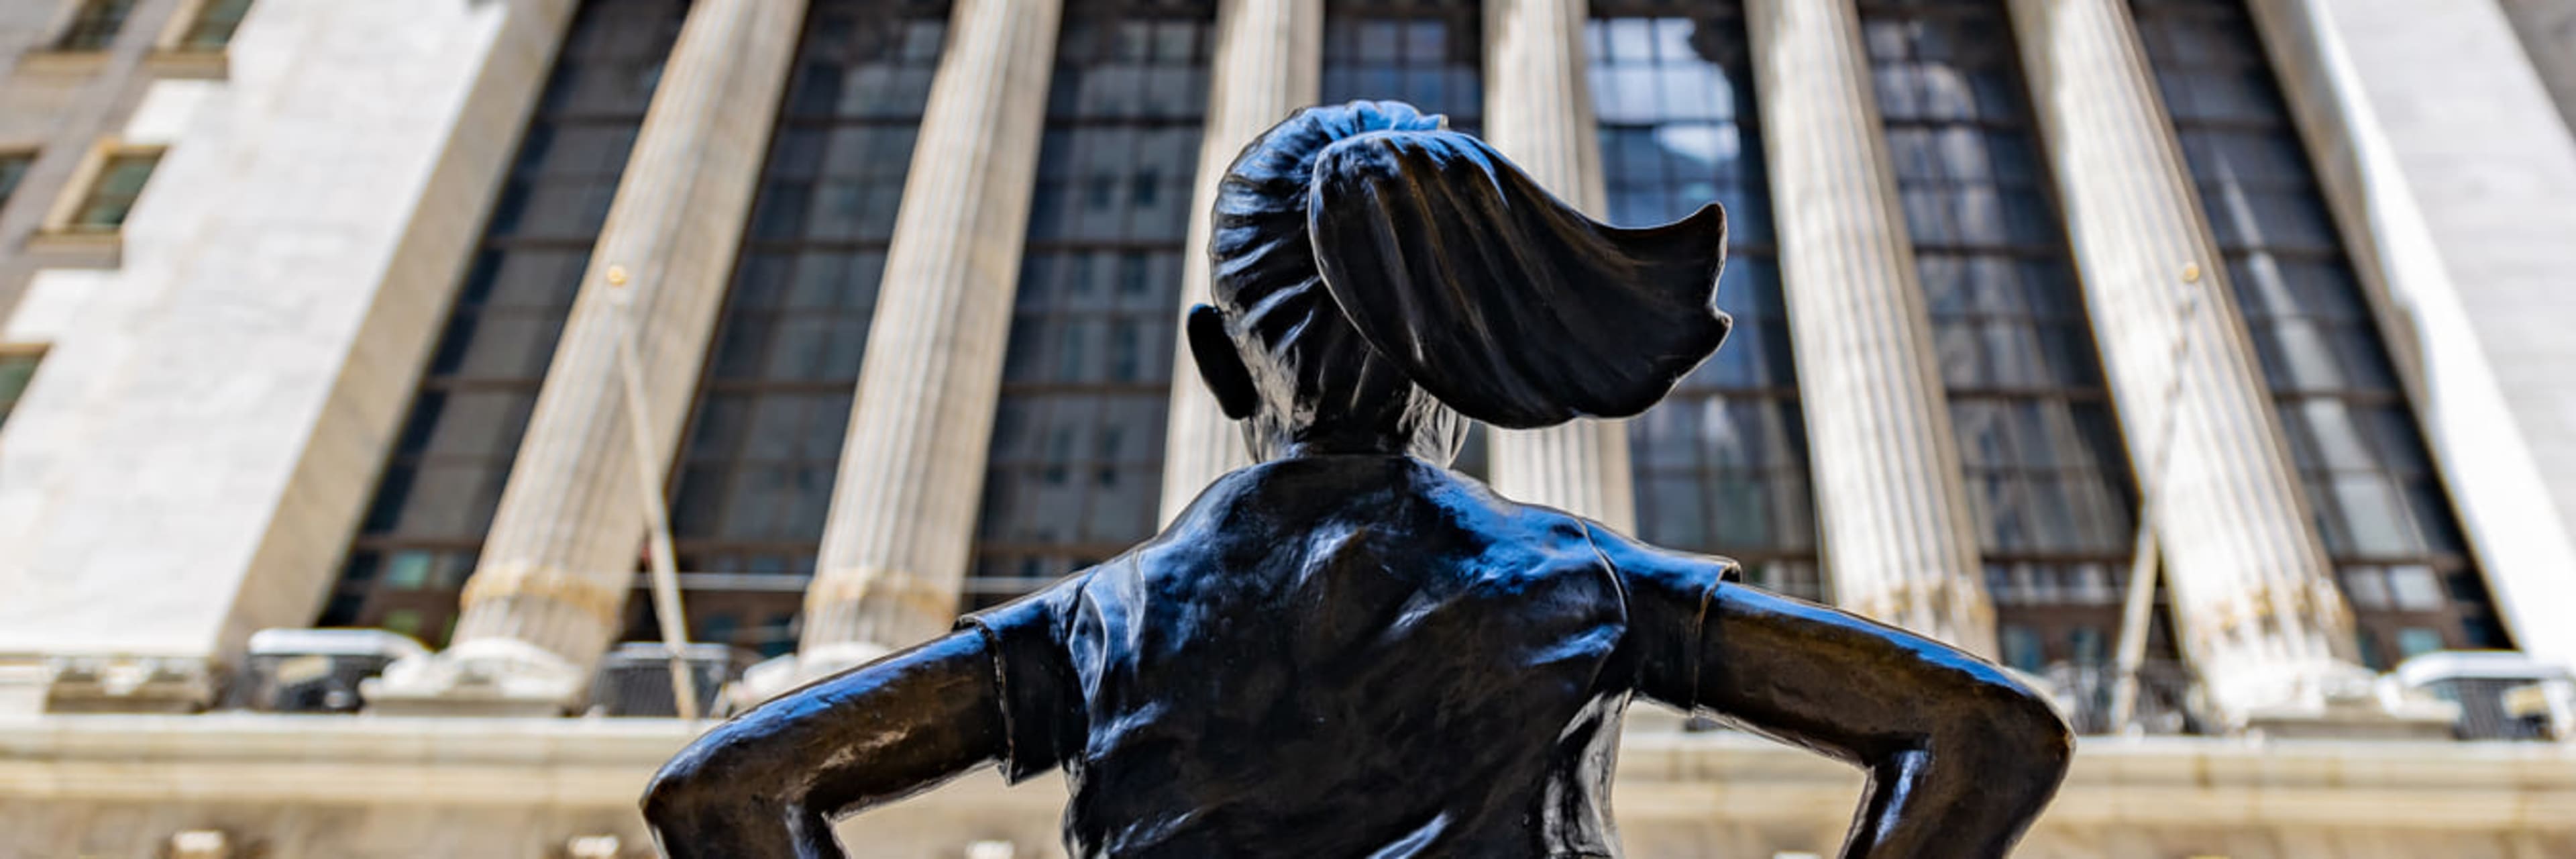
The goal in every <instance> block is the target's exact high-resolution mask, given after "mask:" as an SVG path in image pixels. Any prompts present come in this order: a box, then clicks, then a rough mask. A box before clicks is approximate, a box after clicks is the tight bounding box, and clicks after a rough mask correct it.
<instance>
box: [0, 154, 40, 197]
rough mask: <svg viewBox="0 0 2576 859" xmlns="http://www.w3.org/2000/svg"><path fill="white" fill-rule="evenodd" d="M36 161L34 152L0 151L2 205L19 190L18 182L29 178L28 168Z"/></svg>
mask: <svg viewBox="0 0 2576 859" xmlns="http://www.w3.org/2000/svg"><path fill="white" fill-rule="evenodd" d="M35 163H36V156H35V154H34V153H26V152H9V153H0V205H6V204H7V203H8V202H9V195H11V194H13V193H16V192H17V190H18V183H19V182H20V181H23V180H25V179H26V178H27V168H28V167H31V166H34V164H35Z"/></svg>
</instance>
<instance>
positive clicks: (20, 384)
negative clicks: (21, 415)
mask: <svg viewBox="0 0 2576 859" xmlns="http://www.w3.org/2000/svg"><path fill="white" fill-rule="evenodd" d="M44 358H45V354H44V353H43V352H5V351H0V426H7V425H8V423H9V413H10V412H11V411H14V410H16V409H17V408H18V398H19V397H20V396H23V395H25V394H26V393H27V382H28V381H29V380H31V379H34V378H35V376H36V364H37V363H38V362H41V361H43V360H44Z"/></svg>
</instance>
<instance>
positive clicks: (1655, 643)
mask: <svg viewBox="0 0 2576 859" xmlns="http://www.w3.org/2000/svg"><path fill="white" fill-rule="evenodd" d="M1585 527H1586V528H1587V529H1588V530H1589V531H1590V537H1591V539H1592V545H1593V547H1594V548H1595V549H1597V550H1599V551H1600V552H1601V556H1602V558H1603V559H1604V560H1607V561H1608V562H1609V563H1610V566H1611V567H1612V569H1613V570H1614V571H1615V572H1616V573H1617V574H1618V576H1619V584H1620V587H1622V588H1623V589H1625V590H1626V591H1627V597H1628V646H1629V647H1630V648H1631V649H1632V651H1633V652H1634V653H1635V654H1636V659H1637V681H1636V689H1637V691H1638V692H1640V693H1642V694H1644V695H1645V696H1646V697H1649V698H1653V699H1655V700H1657V701H1661V702H1664V703H1666V704H1670V705H1672V706H1674V707H1678V708H1680V709H1682V710H1683V711H1684V712H1691V711H1694V710H1696V709H1697V708H1698V706H1699V700H1698V698H1699V692H1698V690H1699V688H1700V677H1701V673H1702V671H1703V670H1704V669H1705V668H1706V666H1705V665H1703V662H1704V660H1706V658H1707V654H1708V653H1709V652H1710V651H1712V650H1714V649H1715V648H1714V646H1713V645H1714V642H1713V641H1712V638H1711V637H1713V636H1716V635H1719V634H1722V633H1723V630H1718V629H1712V628H1710V622H1711V619H1712V615H1711V613H1710V608H1711V607H1712V606H1713V605H1715V603H1716V600H1717V589H1718V587H1719V586H1721V585H1725V584H1728V583H1731V582H1736V581H1740V580H1741V579H1742V578H1743V568H1742V567H1740V566H1738V565H1737V564H1736V563H1735V561H1734V560H1732V559H1729V558H1721V557H1717V556H1714V555H1699V554H1693V553H1690V552H1681V551H1675V550H1672V549H1665V548H1661V547H1658V546H1653V545H1648V544H1646V543H1643V542H1639V541H1637V540H1632V539H1629V538H1627V537H1624V536H1621V535H1619V534H1617V533H1615V532H1612V531H1610V530H1609V529H1606V528H1603V527H1601V526H1599V525H1596V524H1590V523H1586V525H1585Z"/></svg>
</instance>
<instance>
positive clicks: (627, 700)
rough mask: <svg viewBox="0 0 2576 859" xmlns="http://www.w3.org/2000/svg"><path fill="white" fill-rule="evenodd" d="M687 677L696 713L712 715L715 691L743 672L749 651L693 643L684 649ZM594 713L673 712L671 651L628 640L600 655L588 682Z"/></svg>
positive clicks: (675, 710) (675, 712)
mask: <svg viewBox="0 0 2576 859" xmlns="http://www.w3.org/2000/svg"><path fill="white" fill-rule="evenodd" d="M683 654H684V657H683V658H684V659H685V660H686V661H687V662H688V665H689V679H690V680H691V681H692V682H693V683H694V684H695V685H696V687H697V688H696V692H697V693H698V694H697V699H698V715H700V716H713V715H718V713H717V712H716V701H717V700H718V698H717V693H719V692H721V691H723V689H724V686H725V684H727V683H731V682H733V681H734V680H736V679H738V678H740V677H742V671H743V669H744V668H745V667H748V666H749V665H750V664H751V661H752V658H753V657H752V655H751V654H750V653H749V652H747V651H742V650H736V649H734V648H731V647H727V646H725V645H721V644H692V645H689V646H688V647H687V648H686V649H685V650H684V651H683ZM590 706H591V709H592V711H593V712H598V713H602V714H604V715H609V716H664V717H670V716H677V715H679V714H680V710H679V702H678V701H677V700H676V699H674V698H673V697H672V696H671V657H670V651H669V650H668V649H667V648H665V647H663V646H662V645H661V644H659V643H657V642H643V641H630V642H627V643H625V644H620V645H618V646H617V649H615V650H611V651H609V652H608V655H607V656H605V657H603V658H601V659H600V660H599V674H598V676H597V677H596V678H595V679H594V680H592V682H591V687H590Z"/></svg>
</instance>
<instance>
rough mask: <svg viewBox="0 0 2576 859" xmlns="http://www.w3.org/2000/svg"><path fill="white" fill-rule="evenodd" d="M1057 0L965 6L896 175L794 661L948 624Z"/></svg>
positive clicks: (850, 651) (814, 661)
mask: <svg viewBox="0 0 2576 859" xmlns="http://www.w3.org/2000/svg"><path fill="white" fill-rule="evenodd" d="M1062 9H1063V7H1062V5H1061V3H1059V2H1058V0H960V2H958V3H957V6H956V11H955V12H953V13H952V14H951V18H950V24H949V36H948V52H947V55H946V56H943V57H941V58H940V60H939V71H938V73H937V77H935V78H933V80H932V83H931V87H930V104H929V106H928V108H927V109H926V110H925V111H924V112H923V114H922V119H921V134H920V142H919V143H918V144H917V145H916V146H914V148H913V158H912V172H911V174H910V175H909V176H908V177H907V178H906V179H905V180H904V190H903V202H902V207H901V208H900V209H899V210H898V213H897V214H896V216H895V225H894V237H893V240H892V245H891V247H890V248H889V249H888V250H887V252H886V271H885V280H884V284H885V285H884V287H883V288H882V289H883V291H882V293H881V295H880V297H879V298H878V301H877V311H876V318H875V321H873V322H872V323H870V326H869V329H868V330H869V331H870V332H871V333H870V334H869V336H868V349H867V355H866V358H865V363H864V365H863V366H862V368H861V370H860V373H859V390H858V396H857V401H856V403H854V404H853V405H852V407H851V411H850V429H849V435H848V437H847V439H846V440H845V441H844V443H843V446H842V449H841V469H840V477H839V481H838V483H836V484H835V485H834V488H833V491H832V506H831V513H830V515H829V516H828V518H827V519H826V520H825V523H824V526H823V547H822V557H821V560H820V562H819V563H818V564H817V565H816V569H815V576H814V582H813V584H812V585H811V586H810V587H809V588H808V589H807V591H806V593H805V634H804V642H803V649H802V653H801V656H802V657H803V659H804V660H805V662H806V663H807V664H808V665H811V666H815V667H830V666H831V665H835V664H844V663H847V662H851V661H856V660H860V659H865V658H869V657H872V656H874V655H876V654H879V653H883V652H884V651H886V650H888V649H891V648H893V647H899V646H903V645H909V644H912V643H914V642H917V641H921V640H923V639H926V638H929V637H931V636H934V635H937V634H939V633H941V632H943V631H945V630H947V628H948V625H949V623H950V622H951V621H952V620H954V619H955V618H956V616H957V598H958V591H959V589H960V587H961V586H962V583H963V581H964V579H965V575H966V560H967V552H968V550H969V548H970V546H971V544H972V543H973V541H974V537H975V512H976V503H977V501H978V497H979V496H980V495H981V493H982V490H983V486H984V459H985V454H986V452H987V451H986V450H985V448H986V446H987V445H988V444H989V443H990V441H991V438H992V432H993V409H994V406H995V403H996V402H997V401H998V400H999V398H1000V391H1001V382H1002V355H1003V347H1004V345H1005V343H1006V341H1007V340H1008V335H1009V333H1010V324H1011V296H1012V293H1013V291H1014V289H1015V288H1016V287H1017V285H1018V279H1019V273H1020V250H1021V240H1022V236H1023V233H1024V231H1025V230H1026V229H1027V227H1028V220H1029V197H1030V194H1031V191H1032V189H1033V185H1034V182H1035V179H1036V171H1037V158H1038V141H1039V137H1040V134H1041V132H1043V131H1044V129H1045V124H1046V98H1047V78H1048V75H1049V73H1050V71H1051V66H1052V64H1053V62H1054V58H1055V42H1056V23H1057V19H1058V17H1059V16H1060V15H1061V13H1062Z"/></svg>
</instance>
